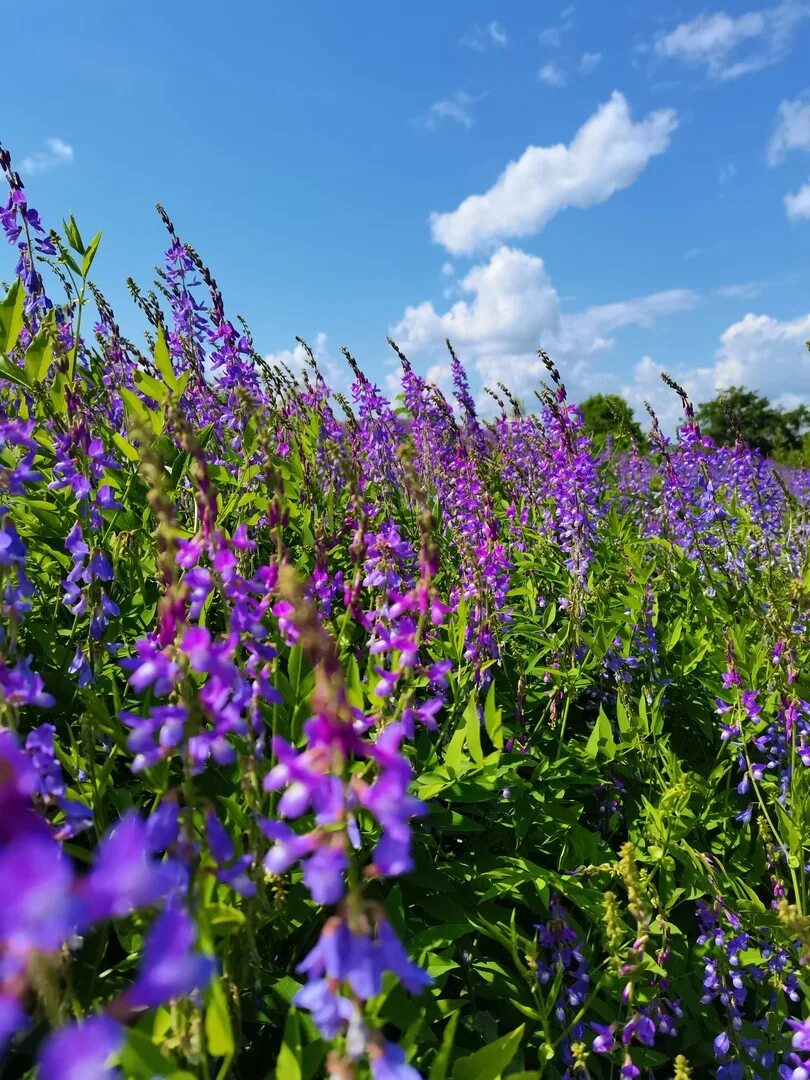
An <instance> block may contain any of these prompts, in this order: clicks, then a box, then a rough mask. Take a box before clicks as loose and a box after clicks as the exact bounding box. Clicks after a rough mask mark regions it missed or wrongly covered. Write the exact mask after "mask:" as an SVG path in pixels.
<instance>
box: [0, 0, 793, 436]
mask: <svg viewBox="0 0 810 1080" xmlns="http://www.w3.org/2000/svg"><path fill="white" fill-rule="evenodd" d="M76 10H77V9H76V7H75V5H68V4H65V3H64V2H62V0H40V3H39V4H38V5H37V11H36V14H35V16H34V15H33V14H32V12H31V10H30V8H27V7H26V6H25V5H19V4H17V5H13V6H11V7H9V9H8V10H7V11H6V12H5V13H4V37H5V40H6V41H7V42H14V43H15V44H14V47H13V48H12V49H7V50H6V56H5V58H4V65H3V70H2V73H0V86H1V87H2V95H1V96H0V100H2V102H3V105H2V114H1V115H0V120H1V122H0V138H2V140H3V141H4V142H5V144H6V145H7V146H8V147H9V148H10V149H11V150H12V152H13V153H14V154H15V161H16V164H17V165H18V167H20V168H22V169H23V171H24V173H25V174H26V179H27V184H28V187H29V191H30V196H31V199H32V202H33V203H34V204H35V205H37V207H38V208H39V209H40V211H41V213H42V214H43V217H44V218H45V219H46V220H50V221H51V222H56V221H58V218H59V217H60V216H61V215H62V214H63V213H64V212H65V211H68V210H72V211H73V212H74V213H75V214H76V216H77V219H78V220H79V222H80V224H81V226H82V228H83V230H84V231H85V232H88V233H89V232H91V231H93V230H95V229H97V228H102V229H103V230H104V242H103V245H102V249H101V252H100V254H99V256H98V259H97V263H96V277H97V279H98V280H99V283H100V284H101V286H102V288H103V289H104V291H105V292H106V293H107V294H108V296H109V297H110V299H111V301H112V302H113V304H114V306H115V307H116V310H117V312H118V315H119V320H120V322H121V324H122V326H123V327H124V328H126V329H128V330H131V331H132V332H135V331H136V328H137V327H138V325H139V324H138V322H137V320H136V318H135V316H134V314H133V313H132V310H131V307H130V304H129V301H128V299H127V296H126V291H125V288H124V279H125V277H126V276H127V275H128V274H132V275H133V276H134V277H135V278H136V279H137V280H139V281H141V282H146V281H148V279H149V275H150V269H151V267H152V265H153V264H154V263H155V262H156V261H158V260H159V258H160V256H161V253H162V250H163V248H164V247H165V242H164V236H163V234H162V231H161V226H160V222H159V220H158V218H157V216H156V214H155V213H154V210H153V205H154V203H155V201H157V200H160V201H161V202H163V203H164V205H165V206H166V207H167V209H168V210H169V212H170V214H171V215H172V217H173V218H174V219H175V222H176V225H177V227H178V230H179V231H180V234H181V236H183V237H184V238H186V239H188V240H189V241H190V242H191V243H193V244H194V245H195V247H197V248H198V250H200V252H201V253H202V254H203V256H204V257H205V258H206V259H207V260H208V261H209V263H210V265H211V266H212V269H213V270H214V273H215V275H216V277H217V279H218V280H219V282H220V285H221V287H222V290H223V292H224V294H225V299H226V304H227V306H228V308H229V310H230V312H231V313H235V312H237V311H239V312H240V313H242V314H244V315H245V316H246V317H247V318H248V321H249V322H250V324H251V326H252V328H253V331H254V336H255V338H256V341H257V345H258V346H259V348H260V349H261V350H262V351H263V352H266V353H274V354H282V355H283V354H284V353H285V350H290V349H291V348H292V347H293V345H294V336H295V335H296V334H300V335H302V336H303V337H305V338H307V339H308V340H310V341H311V342H312V343H313V344H314V345H316V346H317V349H318V351H319V352H320V353H321V355H322V356H323V359H324V364H325V366H326V367H327V368H328V369H330V370H332V371H334V373H335V376H336V378H338V379H343V378H345V374H344V372H343V368H342V367H341V365H340V362H339V347H340V346H341V345H346V346H348V347H349V348H350V349H351V351H352V352H353V353H355V355H356V356H357V357H358V359H359V360H360V362H361V364H362V365H363V366H364V367H365V369H366V370H367V371H368V372H369V373H370V374H372V375H373V376H374V377H375V378H376V379H377V380H378V381H379V382H380V383H381V384H382V385H386V382H387V380H388V378H389V376H390V374H391V372H392V371H393V370H394V365H393V363H392V358H391V357H390V356H389V350H388V347H387V345H386V344H385V336H386V334H388V333H391V332H393V333H394V336H396V337H397V338H398V340H399V341H400V344H401V345H403V347H404V348H405V350H406V352H408V353H409V354H410V355H411V356H412V358H413V361H414V363H415V364H416V365H417V366H418V368H420V369H421V370H422V371H425V372H430V374H431V377H432V378H433V379H435V380H436V381H438V382H439V383H442V382H443V380H445V378H446V374H447V367H446V360H445V355H444V351H443V350H444V347H443V339H444V337H445V336H447V335H448V334H449V336H450V337H451V339H452V340H453V342H454V344H455V346H456V348H457V351H458V352H459V354H460V355H461V356H462V357H463V358H464V359H465V360H466V361H467V363H468V366H469V368H470V371H471V378H472V381H473V383H474V385H475V386H480V384H481V382H482V381H490V382H493V381H494V380H497V379H502V380H503V381H504V382H507V383H509V384H510V385H512V386H513V387H514V388H515V389H516V390H517V391H518V392H519V393H520V394H521V395H523V396H524V398H526V399H528V398H529V397H530V395H531V390H532V389H533V388H534V387H535V386H537V385H538V379H539V377H540V375H539V372H538V369H537V363H536V358H535V355H534V351H535V349H536V347H537V346H538V345H541V344H542V345H544V346H545V347H546V348H548V350H549V351H550V352H551V353H552V355H553V356H554V358H555V359H556V360H557V361H558V364H559V366H560V368H561V370H562V372H563V374H564V376H565V378H566V380H567V382H568V383H569V385H570V387H571V390H572V392H573V394H575V395H576V396H578V397H581V396H583V395H585V394H587V393H589V392H593V391H595V390H611V391H618V392H622V393H624V394H625V395H626V396H627V397H628V399H629V400H630V401H631V402H632V403H633V405H634V407H635V408H636V410H637V412H638V411H639V410H640V409H641V402H642V400H643V399H644V398H645V397H649V398H652V399H653V401H654V402H655V403H656V405H657V406H658V407H659V408H660V409H661V410H662V411H663V412H664V414H665V415H668V413H669V412H671V406H670V404H669V399H668V398H667V396H666V395H662V394H661V391H660V389H659V386H658V376H657V373H658V371H659V370H661V369H662V368H664V369H667V370H669V371H670V372H672V373H673V374H675V375H676V376H679V377H680V378H682V379H683V380H684V381H685V382H686V383H687V386H688V387H689V388H690V389H691V390H692V392H693V393H694V394H695V396H696V397H697V398H698V399H701V398H705V397H706V396H710V395H711V394H712V393H713V391H714V388H715V387H716V386H717V385H721V384H723V383H726V384H727V383H730V382H743V383H746V384H747V385H751V386H756V387H757V388H759V389H761V390H763V391H765V392H767V393H769V394H771V395H772V396H774V397H776V398H780V399H783V400H785V401H786V402H791V401H794V400H796V399H799V398H801V399H810V363H808V354H807V352H806V350H804V347H803V342H804V340H805V339H807V338H810V314H808V313H810V290H808V284H810V282H809V281H808V271H810V244H809V241H810V77H808V76H807V74H806V61H807V51H808V45H810V0H784V2H781V3H780V2H777V3H775V4H771V5H770V6H757V3H756V0H751V2H750V3H732V2H728V3H726V4H725V5H723V6H717V7H713V6H711V4H709V5H708V6H704V5H703V4H701V3H691V2H684V3H681V4H672V5H670V4H666V3H656V4H649V3H645V2H643V0H634V2H628V3H623V4H605V3H604V2H599V0H579V2H577V3H575V4H573V5H565V4H563V5H557V4H550V3H531V4H530V3H522V2H514V3H504V2H501V3H500V4H495V3H492V2H490V3H480V2H478V0H470V2H465V3H460V2H458V3H457V2H449V0H446V2H442V3H438V4H437V3H432V4H424V3H421V2H418V0H414V2H412V3H410V4H408V5H394V4H378V3H371V2H370V0H356V2H354V3H352V4H340V3H336V2H326V0H310V2H309V3H298V4H291V3H280V2H279V3H262V4H260V3H257V2H254V3H240V2H238V0H237V2H234V3H232V4H230V5H228V6H227V7H223V6H222V5H221V4H216V5H215V4H213V3H209V2H208V0H201V2H197V3H195V4H194V5H188V4H180V3H177V4H168V3H165V2H161V3H155V2H145V3H141V4H139V5H119V4H110V3H100V2H98V0H84V3H83V4H82V5H81V15H82V17H81V22H79V20H78V19H77V17H76ZM806 92H807V93H808V96H804V95H805V93H806ZM510 163H514V164H510ZM805 185H808V186H807V187H805Z"/></svg>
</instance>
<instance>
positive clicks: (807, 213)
mask: <svg viewBox="0 0 810 1080" xmlns="http://www.w3.org/2000/svg"><path fill="white" fill-rule="evenodd" d="M785 210H786V211H787V216H788V217H789V218H790V219H791V221H798V220H799V219H801V218H810V184H805V185H804V187H800V188H799V190H798V191H797V192H796V193H795V195H786V196H785Z"/></svg>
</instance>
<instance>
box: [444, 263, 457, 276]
mask: <svg viewBox="0 0 810 1080" xmlns="http://www.w3.org/2000/svg"><path fill="white" fill-rule="evenodd" d="M455 272H456V268H455V266H453V264H452V263H451V262H446V263H442V275H443V276H444V277H452V276H453V274H455Z"/></svg>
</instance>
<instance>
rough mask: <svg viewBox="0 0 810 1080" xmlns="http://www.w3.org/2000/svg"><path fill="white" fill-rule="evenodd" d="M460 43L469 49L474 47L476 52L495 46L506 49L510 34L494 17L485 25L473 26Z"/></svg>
mask: <svg viewBox="0 0 810 1080" xmlns="http://www.w3.org/2000/svg"><path fill="white" fill-rule="evenodd" d="M459 44H460V45H464V47H465V48H467V49H472V50H473V51H474V52H486V50H487V49H490V48H492V47H493V46H495V47H497V48H500V49H505V48H506V46H507V45H508V44H509V35H508V34H507V33H506V31H505V30H504V28H503V27H502V26H501V24H500V23H499V22H497V21H496V20H495V19H493V20H492V22H491V23H487V25H486V26H483V27H482V26H471V27H470V29H469V30H467V31H466V33H464V34H463V35H462V37H461V39H460V41H459Z"/></svg>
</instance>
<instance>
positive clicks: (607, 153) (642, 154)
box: [430, 91, 678, 255]
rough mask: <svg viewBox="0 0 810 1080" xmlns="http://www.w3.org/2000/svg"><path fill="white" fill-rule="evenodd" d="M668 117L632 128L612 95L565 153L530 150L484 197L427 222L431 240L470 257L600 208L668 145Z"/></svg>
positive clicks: (623, 104) (623, 103)
mask: <svg viewBox="0 0 810 1080" xmlns="http://www.w3.org/2000/svg"><path fill="white" fill-rule="evenodd" d="M677 124H678V121H677V116H676V114H675V112H674V110H672V109H659V110H658V111H656V112H652V113H650V114H649V115H648V116H646V117H645V118H644V119H642V120H638V121H636V120H633V118H632V116H631V115H630V106H629V105H628V103H627V100H626V99H625V97H624V96H623V95H622V94H620V93H619V92H618V91H615V92H614V93H613V94H612V95H611V97H610V100H609V101H607V102H605V103H604V104H603V105H600V107H599V108H598V109H597V110H596V112H595V113H594V114H593V115H592V116H590V117H589V118H588V119H587V120H586V121H585V123H584V124H583V125H582V127H581V128H580V129H579V131H577V132H576V133H575V134H574V137H573V138H572V139H571V142H570V143H568V145H564V144H557V145H556V146H529V147H527V148H526V150H524V152H523V153H522V154H521V156H520V157H519V158H518V159H517V161H512V162H510V164H508V165H507V166H506V168H505V169H504V170H503V172H502V173H501V175H500V176H499V177H498V179H497V180H496V181H495V183H494V184H493V185H492V187H491V188H490V189H489V190H488V191H485V192H484V193H483V194H482V195H470V196H469V197H468V198H466V199H464V201H463V202H462V203H461V204H460V205H459V206H458V207H457V208H456V209H455V210H452V211H449V212H447V213H434V214H432V215H431V219H430V221H431V229H432V233H433V239H434V241H436V242H437V243H439V244H442V245H443V247H445V248H446V249H447V250H448V251H449V252H451V253H452V254H454V255H456V254H468V253H469V252H471V251H475V250H479V249H481V248H484V247H487V246H488V245H490V244H492V243H493V242H495V241H499V240H502V239H504V238H507V237H513V236H530V235H532V234H534V233H537V232H539V231H540V230H541V229H542V228H543V227H544V226H545V225H546V224H547V223H548V222H549V221H550V220H551V219H552V218H553V217H554V216H555V215H556V214H559V213H560V212H561V211H563V210H565V209H567V208H568V207H579V208H584V207H587V206H596V205H598V204H599V203H602V202H605V200H606V199H609V198H610V197H611V195H613V194H615V192H617V191H620V190H621V189H622V188H626V187H629V186H630V185H631V184H632V183H634V182H635V180H636V179H637V178H638V176H639V175H640V174H641V172H642V171H643V170H644V169H645V168H646V167H647V165H648V163H649V162H650V160H651V159H652V158H653V157H655V156H656V155H657V154H661V153H663V152H664V150H666V148H667V146H668V145H669V139H670V136H671V134H672V132H673V131H674V130H675V128H676V127H677Z"/></svg>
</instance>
